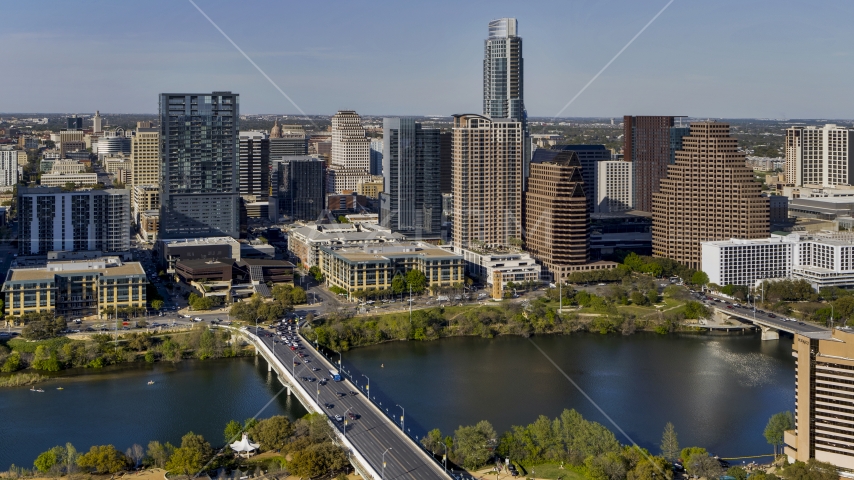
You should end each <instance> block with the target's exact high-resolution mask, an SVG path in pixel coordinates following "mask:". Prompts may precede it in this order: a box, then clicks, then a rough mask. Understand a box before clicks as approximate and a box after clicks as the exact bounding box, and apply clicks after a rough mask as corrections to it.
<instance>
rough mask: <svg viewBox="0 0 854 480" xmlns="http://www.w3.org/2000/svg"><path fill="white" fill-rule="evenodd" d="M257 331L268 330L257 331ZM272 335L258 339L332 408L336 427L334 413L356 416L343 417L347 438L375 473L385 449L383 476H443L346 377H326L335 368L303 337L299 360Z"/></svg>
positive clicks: (438, 467)
mask: <svg viewBox="0 0 854 480" xmlns="http://www.w3.org/2000/svg"><path fill="white" fill-rule="evenodd" d="M259 333H262V334H263V333H272V332H269V331H266V330H259ZM275 338H276V337H275V335H274V334H273V336H270V337H268V336H262V337H261V340H262V341H263V342H264V343H265V344H266V345H267V346H268V347H269V348H270V350H271V351H273V352H274V353H275V355H276V356H277V357H278V359H279V361H280V362H281V363H282V364H283V365H285V366H286V367H288V366H289V367H291V368H292V371H293V372H294V375H295V376H296V378H297V379H298V381H301V382H302V383H303V386H305V388H306V390H308V391H309V392H312V391H313V392H314V393H315V398H316V399H317V401H318V404H319V405H323V404H326V403H329V404H331V405H333V407H332V408H326V412H327V415H328V416H329V417H330V418H332V422H333V423H334V424H336V425H338V428H339V430H340V429H342V428H344V424H343V422H336V421H335V419H334V415H341V416H343V417H345V418H346V417H347V415H346V414H347V413H354V414H356V415H358V418H357V419H356V420H350V419H349V418H348V419H347V426H346V428H347V431H346V435H347V438H348V440H350V442H352V443H353V444H354V445H355V446H356V448H357V449H358V450H359V452H360V453H361V454H362V455H363V456H364V457H365V458H366V459H367V460H368V462H370V463H371V466H372V467H373V468H374V469H375V470H376V471H377V472H382V470H383V468H382V467H383V452H386V454H385V461H386V467H385V473H384V478H386V479H396V478H400V479H410V478H411V479H427V478H430V479H435V478H447V476H446V475H443V473H442V468H441V467H440V466H439V465H438V464H436V463H435V462H432V461H430V460H429V458H428V457H427V456H426V454H425V453H424V452H423V451H422V450H421V449H420V448H419V447H417V446H416V445H415V444H414V441H412V440H408V439H407V438H406V437H405V436H404V434H403V433H402V432H401V430H400V428H399V427H398V426H397V425H395V424H394V423H393V422H392V420H390V419H389V418H388V417H386V416H385V414H383V413H382V412H381V411H380V410H379V409H378V408H377V407H376V406H374V405H373V404H371V403H370V402H369V400H368V399H367V398H365V396H364V393H365V392H364V391H359V389H358V388H357V387H354V386H353V384H352V383H351V382H350V381H349V380H343V381H341V382H333V381H331V380H328V379H329V370H330V369H332V368H335V367H334V366H333V365H332V364H331V363H329V362H328V361H327V360H326V359H325V358H323V356H322V355H320V354H319V353H318V352H317V351H316V350H314V348H312V347H311V345H310V343H309V342H307V341H305V340H303V341H302V342H301V343H302V345H303V349H302V350H300V352H303V353H305V354H306V355H307V357H306V358H305V359H300V358H299V357H296V355H295V352H293V351H291V350H290V349H289V348H288V346H287V345H285V344H283V343H281V342H279V343H274V339H275ZM295 361H296V362H299V365H294V362H295ZM312 368H317V369H318V371H316V372H315V371H312V370H311V369H312ZM301 377H308V378H314V379H316V380H315V381H313V382H306V381H303V380H301ZM324 378H326V379H327V380H328V382H327V383H326V385H323V386H321V385H319V380H321V379H324ZM339 392H340V393H343V394H344V395H343V396H339V395H338V394H337V393H339ZM349 392H356V395H351V394H350V393H349ZM398 413H399V412H398ZM398 418H399V417H398ZM404 420H405V419H404ZM387 449H388V450H387Z"/></svg>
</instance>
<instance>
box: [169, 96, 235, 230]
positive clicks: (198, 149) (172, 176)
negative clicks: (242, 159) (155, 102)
mask: <svg viewBox="0 0 854 480" xmlns="http://www.w3.org/2000/svg"><path fill="white" fill-rule="evenodd" d="M238 107H239V105H238V95H237V94H235V93H231V92H213V93H161V94H160V172H161V175H162V179H161V191H162V193H161V205H160V230H159V232H158V238H162V239H170V238H193V237H212V236H231V237H238V236H239V235H240V203H239V195H238V178H239V177H238V162H237V159H238V147H239V143H238V138H237V136H238V119H239V118H240V117H239V109H238Z"/></svg>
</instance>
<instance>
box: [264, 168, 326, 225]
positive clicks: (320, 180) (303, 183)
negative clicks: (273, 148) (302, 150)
mask: <svg viewBox="0 0 854 480" xmlns="http://www.w3.org/2000/svg"><path fill="white" fill-rule="evenodd" d="M273 164H274V166H275V170H274V173H273V175H274V178H275V181H274V182H273V183H274V188H275V189H276V191H275V193H274V195H276V196H277V197H278V209H279V213H280V214H281V215H284V216H285V217H288V218H289V219H290V221H296V220H308V221H313V220H317V219H319V218H320V216H321V215H322V214H323V208H324V203H325V202H326V185H325V183H326V162H325V161H324V160H323V159H322V158H318V157H312V156H308V155H302V156H285V157H281V159H279V160H276V161H275V162H274V163H273Z"/></svg>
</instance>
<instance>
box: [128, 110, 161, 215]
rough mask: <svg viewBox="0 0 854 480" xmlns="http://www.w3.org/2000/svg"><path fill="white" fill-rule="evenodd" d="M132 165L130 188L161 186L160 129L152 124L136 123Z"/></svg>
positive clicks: (131, 150)
mask: <svg viewBox="0 0 854 480" xmlns="http://www.w3.org/2000/svg"><path fill="white" fill-rule="evenodd" d="M130 163H131V165H130V181H128V188H134V187H135V186H137V185H160V178H161V177H160V129H158V128H156V127H154V126H153V125H152V123H151V122H136V134H135V135H134V136H133V137H131V140H130ZM158 208H159V207H158Z"/></svg>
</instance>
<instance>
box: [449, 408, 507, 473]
mask: <svg viewBox="0 0 854 480" xmlns="http://www.w3.org/2000/svg"><path fill="white" fill-rule="evenodd" d="M497 437H498V435H497V434H496V433H495V429H494V428H492V424H490V423H489V422H487V421H486V420H481V421H480V422H478V423H477V424H476V425H474V426H467V427H460V428H458V429H457V430H456V431H455V432H454V456H455V458H456V459H457V460H458V461H459V462H460V463H461V464H462V465H463V466H464V467H465V468H468V469H471V470H473V469H475V468H477V467H480V466H482V465H485V464H486V462H487V461H488V460H489V459H490V457H491V456H492V454H491V451H490V448H489V445H490V444H493V442H495V441H496V439H497Z"/></svg>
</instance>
